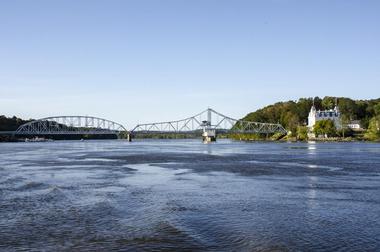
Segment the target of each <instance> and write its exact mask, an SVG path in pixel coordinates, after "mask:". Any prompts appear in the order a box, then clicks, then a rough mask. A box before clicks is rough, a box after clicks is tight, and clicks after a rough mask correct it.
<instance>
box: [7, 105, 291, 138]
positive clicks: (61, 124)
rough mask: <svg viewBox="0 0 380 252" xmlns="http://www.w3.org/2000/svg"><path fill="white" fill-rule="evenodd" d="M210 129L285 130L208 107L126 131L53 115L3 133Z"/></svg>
mask: <svg viewBox="0 0 380 252" xmlns="http://www.w3.org/2000/svg"><path fill="white" fill-rule="evenodd" d="M210 130H211V131H213V132H214V133H215V134H219V133H257V134H274V133H281V134H286V133H287V131H286V130H285V129H284V127H282V125H281V124H276V123H262V122H251V121H244V120H237V119H234V118H231V117H228V116H225V115H223V114H221V113H219V112H216V111H215V110H213V109H211V108H208V109H206V110H205V111H203V112H201V113H199V114H197V115H194V116H191V117H188V118H185V119H182V120H177V121H167V122H155V123H145V124H138V125H136V126H135V127H134V128H133V129H132V130H127V129H126V128H125V127H124V126H123V125H121V124H119V123H116V122H113V121H110V120H106V119H103V118H98V117H92V116H53V117H46V118H42V119H38V120H34V121H30V122H28V123H25V124H23V125H21V126H20V127H19V128H18V129H17V130H16V131H14V132H3V133H4V134H12V135H16V136H52V135H120V134H125V135H127V136H128V138H129V139H131V136H132V135H138V134H153V135H154V134H197V133H202V132H205V131H210ZM0 133H1V132H0Z"/></svg>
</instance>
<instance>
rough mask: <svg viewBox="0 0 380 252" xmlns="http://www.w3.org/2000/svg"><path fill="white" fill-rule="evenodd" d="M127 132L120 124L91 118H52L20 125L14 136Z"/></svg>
mask: <svg viewBox="0 0 380 252" xmlns="http://www.w3.org/2000/svg"><path fill="white" fill-rule="evenodd" d="M121 132H128V130H127V129H126V128H125V127H124V126H123V125H121V124H119V123H116V122H113V121H110V120H106V119H103V118H98V117H93V116H52V117H46V118H42V119H38V120H34V121H31V122H28V123H25V124H23V125H21V126H20V127H19V128H18V129H17V130H16V132H15V134H16V135H85V134H88V135H109V134H119V133H121Z"/></svg>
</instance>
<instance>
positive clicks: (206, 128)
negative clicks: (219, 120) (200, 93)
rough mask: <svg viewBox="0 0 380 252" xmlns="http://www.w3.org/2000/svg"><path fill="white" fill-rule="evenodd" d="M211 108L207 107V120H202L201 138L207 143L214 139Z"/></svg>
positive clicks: (214, 132) (214, 130) (214, 131)
mask: <svg viewBox="0 0 380 252" xmlns="http://www.w3.org/2000/svg"><path fill="white" fill-rule="evenodd" d="M211 119H212V118H211V109H210V108H208V109H207V121H202V128H203V133H202V138H203V142H205V143H209V142H215V141H216V129H215V128H213V127H212V124H211Z"/></svg>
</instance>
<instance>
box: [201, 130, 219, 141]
mask: <svg viewBox="0 0 380 252" xmlns="http://www.w3.org/2000/svg"><path fill="white" fill-rule="evenodd" d="M202 138H203V142H204V143H209V142H215V141H216V131H215V129H207V128H205V129H203V134H202Z"/></svg>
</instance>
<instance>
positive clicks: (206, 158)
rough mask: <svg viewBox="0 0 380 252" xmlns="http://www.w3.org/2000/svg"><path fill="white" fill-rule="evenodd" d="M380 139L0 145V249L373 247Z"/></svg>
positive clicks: (379, 223) (377, 234)
mask: <svg viewBox="0 0 380 252" xmlns="http://www.w3.org/2000/svg"><path fill="white" fill-rule="evenodd" d="M379 175H380V144H374V143H244V142H234V141H228V140H220V141H218V142H216V143H213V144H202V143H201V141H200V140H199V139H197V140H165V141H161V140H144V141H135V142H132V143H129V142H126V141H121V140H110V141H108V140H105V141H82V142H81V141H56V142H44V143H1V144H0V250H4V251H8V250H10V251H14V250H36V251H41V250H44V251H73V250H74V251H78V250H80V251H93V250H103V251H110V250H121V251H141V250H142V251H151V250H154V251H179V250H180V251H379V250H380V176H379Z"/></svg>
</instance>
